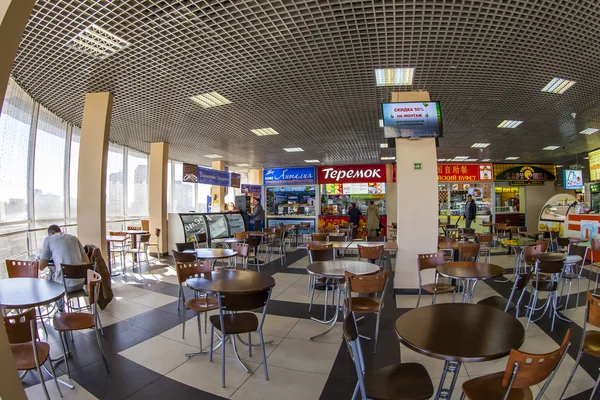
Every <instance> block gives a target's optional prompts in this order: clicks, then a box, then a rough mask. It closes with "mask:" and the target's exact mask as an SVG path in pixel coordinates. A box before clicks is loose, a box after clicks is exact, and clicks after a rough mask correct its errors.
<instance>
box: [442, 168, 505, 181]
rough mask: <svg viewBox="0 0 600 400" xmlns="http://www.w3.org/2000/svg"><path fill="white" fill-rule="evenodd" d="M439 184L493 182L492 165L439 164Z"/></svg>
mask: <svg viewBox="0 0 600 400" xmlns="http://www.w3.org/2000/svg"><path fill="white" fill-rule="evenodd" d="M437 168H438V171H437V172H438V182H481V181H488V182H491V181H492V179H493V176H492V164H438V166H437Z"/></svg>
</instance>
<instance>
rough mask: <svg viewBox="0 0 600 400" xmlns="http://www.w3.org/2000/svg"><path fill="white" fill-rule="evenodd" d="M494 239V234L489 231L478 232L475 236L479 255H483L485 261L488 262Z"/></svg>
mask: <svg viewBox="0 0 600 400" xmlns="http://www.w3.org/2000/svg"><path fill="white" fill-rule="evenodd" d="M493 240H494V235H493V234H491V233H478V234H477V235H476V236H475V241H476V242H477V243H479V255H478V257H477V258H478V259H479V257H481V256H482V255H485V261H486V262H487V263H489V262H490V256H491V255H492V241H493Z"/></svg>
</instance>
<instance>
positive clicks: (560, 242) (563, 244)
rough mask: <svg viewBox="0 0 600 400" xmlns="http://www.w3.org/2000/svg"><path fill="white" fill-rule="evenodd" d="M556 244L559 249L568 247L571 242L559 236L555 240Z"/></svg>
mask: <svg viewBox="0 0 600 400" xmlns="http://www.w3.org/2000/svg"><path fill="white" fill-rule="evenodd" d="M556 242H557V243H558V245H559V246H560V247H569V245H570V244H571V240H569V238H565V237H560V236H559V237H557V238H556Z"/></svg>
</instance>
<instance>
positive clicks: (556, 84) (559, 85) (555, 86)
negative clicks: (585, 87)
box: [542, 78, 575, 94]
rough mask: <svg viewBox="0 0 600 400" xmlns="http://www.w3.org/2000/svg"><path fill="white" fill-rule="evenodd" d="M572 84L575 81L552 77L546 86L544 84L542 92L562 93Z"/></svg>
mask: <svg viewBox="0 0 600 400" xmlns="http://www.w3.org/2000/svg"><path fill="white" fill-rule="evenodd" d="M574 84H575V81H570V80H568V79H563V78H554V79H552V80H551V81H550V82H549V83H548V84H547V85H546V86H544V88H543V89H542V92H546V93H554V94H563V93H564V92H566V91H567V89H569V88H570V87H571V86H573V85H574Z"/></svg>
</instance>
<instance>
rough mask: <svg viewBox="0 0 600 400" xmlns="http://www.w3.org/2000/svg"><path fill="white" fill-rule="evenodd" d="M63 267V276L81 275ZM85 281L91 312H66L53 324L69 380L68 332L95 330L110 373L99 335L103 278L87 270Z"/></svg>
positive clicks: (59, 314)
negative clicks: (99, 309) (99, 304)
mask: <svg viewBox="0 0 600 400" xmlns="http://www.w3.org/2000/svg"><path fill="white" fill-rule="evenodd" d="M62 266H63V269H62V271H63V275H64V274H65V271H67V273H68V274H69V275H70V276H74V275H76V274H79V273H80V271H79V270H77V271H74V270H69V269H70V268H73V267H67V268H65V265H64V264H62ZM84 275H85V279H86V282H85V284H86V286H87V293H88V299H89V304H90V312H89V313H83V312H65V313H58V314H55V315H54V319H53V321H52V324H53V325H54V329H55V330H56V331H57V332H58V333H59V335H60V343H61V345H62V349H63V356H64V358H65V365H66V366H67V374H68V376H69V378H70V377H71V370H70V368H69V360H68V356H69V355H70V351H67V350H68V349H69V342H68V338H67V332H73V331H80V330H83V329H93V330H94V333H95V334H96V341H97V342H98V348H100V354H101V355H102V360H103V361H104V366H105V367H106V371H107V372H108V364H107V362H106V357H105V356H104V348H103V347H102V341H101V340H100V333H99V328H100V327H101V324H100V316H99V315H98V296H99V293H100V283H101V279H102V278H101V277H100V274H98V273H96V272H94V271H92V270H91V269H88V270H85V274H84Z"/></svg>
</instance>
